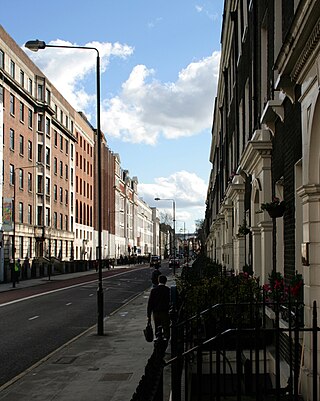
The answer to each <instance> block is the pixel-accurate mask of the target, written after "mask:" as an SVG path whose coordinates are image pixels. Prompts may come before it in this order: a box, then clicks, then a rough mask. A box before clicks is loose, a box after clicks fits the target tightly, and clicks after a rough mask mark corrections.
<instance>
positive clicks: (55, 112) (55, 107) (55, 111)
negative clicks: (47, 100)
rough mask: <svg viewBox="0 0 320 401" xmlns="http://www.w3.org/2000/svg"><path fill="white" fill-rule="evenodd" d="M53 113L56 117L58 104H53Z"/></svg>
mask: <svg viewBox="0 0 320 401" xmlns="http://www.w3.org/2000/svg"><path fill="white" fill-rule="evenodd" d="M54 115H55V116H56V118H57V117H58V106H57V105H56V104H55V105H54Z"/></svg>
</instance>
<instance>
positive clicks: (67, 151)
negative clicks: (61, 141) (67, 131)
mask: <svg viewBox="0 0 320 401" xmlns="http://www.w3.org/2000/svg"><path fill="white" fill-rule="evenodd" d="M67 154H69V142H68V139H66V155H67Z"/></svg>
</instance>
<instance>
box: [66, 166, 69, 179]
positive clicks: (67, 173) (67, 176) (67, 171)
mask: <svg viewBox="0 0 320 401" xmlns="http://www.w3.org/2000/svg"><path fill="white" fill-rule="evenodd" d="M68 178H69V169H68V165H67V164H66V180H67V179H68Z"/></svg>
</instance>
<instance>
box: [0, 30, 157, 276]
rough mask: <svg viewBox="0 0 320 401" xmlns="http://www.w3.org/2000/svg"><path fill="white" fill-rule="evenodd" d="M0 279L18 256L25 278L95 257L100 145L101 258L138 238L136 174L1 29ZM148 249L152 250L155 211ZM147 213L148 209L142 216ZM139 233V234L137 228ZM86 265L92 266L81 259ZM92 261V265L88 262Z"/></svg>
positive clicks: (126, 250)
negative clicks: (128, 169)
mask: <svg viewBox="0 0 320 401" xmlns="http://www.w3.org/2000/svg"><path fill="white" fill-rule="evenodd" d="M0 140H1V144H2V146H0V173H1V178H2V179H1V180H0V181H1V182H0V195H1V199H2V202H1V213H0V216H1V217H0V218H1V221H0V226H1V227H0V282H2V281H9V280H10V279H11V272H12V269H13V265H14V263H15V262H16V261H17V260H18V259H20V262H21V263H22V267H23V271H22V274H23V278H29V277H37V276H41V275H46V274H48V269H49V268H50V269H51V268H52V267H53V268H58V267H59V269H60V271H61V272H63V271H65V269H66V265H67V262H70V263H71V262H72V263H73V262H75V261H93V260H96V259H97V257H98V255H97V249H98V230H99V225H98V217H99V216H98V212H99V207H98V206H99V205H98V199H97V194H98V188H97V184H98V180H97V179H95V177H97V175H98V166H97V163H96V160H97V157H96V155H97V149H98V146H100V147H101V156H102V157H101V170H100V172H101V195H102V196H101V198H102V203H101V210H100V212H101V222H102V227H101V229H102V233H101V234H102V235H101V240H102V241H101V242H102V243H101V251H102V255H101V256H102V259H108V258H112V259H117V258H119V257H120V255H130V254H131V253H132V251H133V249H134V248H136V247H137V238H138V231H139V229H138V189H137V186H138V179H137V177H133V178H131V177H129V172H128V171H127V170H124V169H122V168H121V163H120V157H119V155H117V154H114V153H113V152H112V151H111V150H110V149H109V147H108V144H107V141H106V139H105V137H104V135H102V141H101V143H100V144H97V132H96V129H95V128H94V127H93V126H92V125H91V124H90V122H89V121H88V120H87V118H86V116H85V115H84V114H83V113H82V112H77V111H76V110H75V109H74V108H73V107H72V106H71V105H70V104H69V103H68V102H67V101H66V99H65V98H64V97H63V95H62V94H61V93H59V92H58V91H57V89H56V88H55V87H54V86H53V85H52V83H51V82H50V81H49V79H48V78H47V77H46V76H45V75H44V74H43V73H42V72H41V71H40V69H39V68H38V67H37V66H36V65H35V64H34V63H33V62H32V61H31V60H30V58H29V57H28V56H27V55H26V53H25V52H24V51H23V50H22V49H21V48H20V46H18V45H17V43H15V41H14V40H13V39H12V38H11V37H10V36H9V34H8V33H7V32H6V31H5V30H4V29H3V28H2V27H1V26H0ZM146 210H147V211H148V217H146V219H147V223H146V227H148V229H147V230H146V233H147V234H145V233H144V236H145V237H146V236H148V240H147V242H146V243H147V245H146V247H147V248H146V249H148V251H149V249H150V252H151V249H152V246H153V245H152V244H153V238H151V236H152V235H153V230H152V229H151V228H150V224H149V223H150V222H151V221H152V211H151V209H150V208H149V207H147V206H146ZM145 215H147V213H145ZM139 233H140V234H139V235H141V231H139ZM83 265H84V266H86V267H88V266H89V265H90V264H88V263H85V264H83ZM90 266H91V265H90Z"/></svg>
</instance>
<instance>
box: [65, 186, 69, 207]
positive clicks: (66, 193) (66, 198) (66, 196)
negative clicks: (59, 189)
mask: <svg viewBox="0 0 320 401" xmlns="http://www.w3.org/2000/svg"><path fill="white" fill-rule="evenodd" d="M64 198H65V200H66V205H67V204H68V203H69V193H68V190H67V189H66V190H65V193H64Z"/></svg>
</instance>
